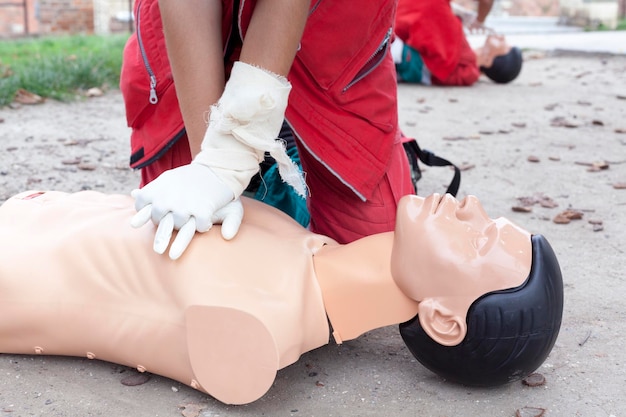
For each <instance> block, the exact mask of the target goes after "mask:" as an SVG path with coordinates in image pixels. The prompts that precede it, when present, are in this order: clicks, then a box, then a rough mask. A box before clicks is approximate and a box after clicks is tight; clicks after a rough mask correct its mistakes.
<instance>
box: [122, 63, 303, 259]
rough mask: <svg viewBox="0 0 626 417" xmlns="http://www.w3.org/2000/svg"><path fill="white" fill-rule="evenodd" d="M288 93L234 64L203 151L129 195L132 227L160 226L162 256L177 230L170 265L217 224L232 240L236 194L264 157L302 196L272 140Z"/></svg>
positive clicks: (237, 220) (239, 214)
mask: <svg viewBox="0 0 626 417" xmlns="http://www.w3.org/2000/svg"><path fill="white" fill-rule="evenodd" d="M290 90H291V84H289V82H288V81H287V79H285V78H284V77H280V76H278V75H276V74H272V73H270V72H267V71H265V70H263V69H261V68H257V67H254V66H252V65H248V64H245V63H243V62H235V64H234V66H233V69H232V71H231V76H230V78H229V80H228V82H227V83H226V86H225V88H224V93H223V94H222V97H221V98H220V99H219V101H218V102H217V104H216V105H214V106H211V113H210V120H209V125H208V127H207V131H206V134H205V136H204V139H203V140H202V145H201V151H200V153H198V155H196V157H195V158H194V160H193V161H192V162H191V164H189V165H186V166H182V167H179V168H175V169H172V170H169V171H166V172H164V173H163V174H161V175H160V176H159V177H158V178H156V179H155V180H154V181H152V182H151V183H149V184H148V185H146V186H145V187H144V188H142V189H141V190H135V191H133V193H132V196H133V197H134V198H135V209H136V210H137V211H138V213H137V214H136V215H135V216H134V217H133V219H132V221H131V224H132V225H133V226H134V227H140V226H142V225H144V224H145V223H147V222H148V221H149V220H152V222H153V223H155V224H157V225H158V228H157V232H156V235H155V239H154V250H155V251H156V252H158V253H160V254H162V253H164V252H165V250H166V249H167V246H168V245H169V242H170V240H171V237H172V232H173V230H174V229H178V230H179V233H178V235H177V236H176V238H175V239H174V242H173V243H172V247H171V248H170V252H169V255H170V258H172V259H177V258H178V257H180V256H181V255H182V253H183V252H184V251H185V249H186V248H187V246H188V245H189V243H190V241H191V239H192V238H193V235H194V233H195V232H196V231H197V232H201V233H202V232H206V231H207V230H209V229H210V228H211V226H212V225H213V224H214V223H220V222H221V223H222V236H223V237H224V238H225V239H231V238H232V237H234V236H235V235H236V234H237V231H238V230H239V225H240V224H241V221H242V218H243V207H242V205H241V202H239V200H238V199H239V196H241V194H242V193H243V190H244V189H245V188H246V186H247V185H248V183H249V182H250V179H251V178H252V176H253V175H254V174H256V173H257V172H258V170H259V163H260V162H261V161H262V160H263V158H264V155H265V152H269V153H270V154H271V155H272V156H273V157H274V159H275V160H276V162H277V163H278V167H279V172H280V174H281V176H282V177H283V180H284V181H286V182H288V183H289V184H290V185H292V186H293V187H294V188H295V189H296V191H298V192H299V193H300V194H301V195H304V194H305V189H306V186H305V184H304V179H303V178H302V175H301V173H300V172H299V171H298V169H297V167H296V166H295V164H294V163H293V162H292V161H291V159H290V158H289V156H288V155H287V153H286V151H285V146H284V144H283V143H282V142H281V141H279V140H276V139H277V137H278V134H279V132H280V128H281V125H282V123H283V119H284V116H285V109H286V107H287V101H288V96H289V92H290Z"/></svg>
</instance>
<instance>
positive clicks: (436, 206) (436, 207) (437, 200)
mask: <svg viewBox="0 0 626 417" xmlns="http://www.w3.org/2000/svg"><path fill="white" fill-rule="evenodd" d="M443 198H444V196H443V195H438V194H435V195H433V205H432V214H436V213H437V210H439V207H441V203H442V202H443Z"/></svg>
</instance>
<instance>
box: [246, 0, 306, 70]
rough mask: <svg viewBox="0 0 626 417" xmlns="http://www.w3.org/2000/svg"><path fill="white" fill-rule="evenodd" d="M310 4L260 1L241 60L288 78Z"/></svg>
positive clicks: (298, 0) (292, 0) (288, 0)
mask: <svg viewBox="0 0 626 417" xmlns="http://www.w3.org/2000/svg"><path fill="white" fill-rule="evenodd" d="M309 4H310V1H309V0H258V2H257V5H256V8H255V10H254V15H253V16H252V21H251V22H250V27H249V28H248V32H247V33H246V38H245V39H244V42H243V48H242V51H241V60H242V61H243V62H246V63H248V64H251V65H256V66H258V67H261V68H264V69H266V70H269V71H271V72H273V73H276V74H279V75H283V76H286V75H287V73H288V72H289V69H290V68H291V64H292V63H293V59H294V57H295V55H296V52H297V50H298V45H299V43H300V38H301V37H302V32H303V31H304V25H305V23H306V18H307V15H308V11H309Z"/></svg>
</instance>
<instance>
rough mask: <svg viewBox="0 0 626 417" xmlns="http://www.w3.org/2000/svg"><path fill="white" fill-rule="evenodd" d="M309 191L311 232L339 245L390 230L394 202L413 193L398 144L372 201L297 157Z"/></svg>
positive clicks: (311, 160)
mask: <svg viewBox="0 0 626 417" xmlns="http://www.w3.org/2000/svg"><path fill="white" fill-rule="evenodd" d="M300 157H301V160H302V163H303V168H304V170H305V171H306V174H307V177H306V178H307V184H308V186H309V190H310V196H309V198H308V208H309V211H310V214H311V224H310V226H309V227H310V229H311V231H313V232H315V233H319V234H323V235H325V236H329V237H331V238H333V239H335V240H336V241H338V242H339V243H349V242H352V241H354V240H357V239H360V238H362V237H365V236H368V235H372V234H376V233H384V232H389V231H392V230H394V228H395V221H396V211H397V207H398V201H399V200H400V198H402V197H403V196H404V195H407V194H414V193H415V189H414V187H413V183H412V181H411V173H410V168H409V164H408V159H407V156H406V153H405V152H404V148H403V146H402V143H400V142H398V143H397V144H396V145H395V146H394V148H393V152H392V157H391V161H390V165H389V168H388V170H387V172H386V173H385V175H384V176H383V178H382V179H381V181H380V182H379V184H378V186H377V188H376V190H375V191H374V193H373V195H372V198H370V199H368V200H367V201H363V200H361V198H360V197H359V196H357V195H356V194H355V193H354V192H353V191H352V190H351V189H350V188H348V187H347V186H346V185H345V184H343V183H342V182H341V181H340V180H339V179H338V178H337V177H335V176H334V175H333V174H332V173H331V172H330V171H328V170H327V169H326V168H325V167H324V166H323V165H322V164H321V163H320V162H319V161H317V160H315V159H314V158H313V157H312V156H310V155H304V158H303V155H302V154H301V156H300Z"/></svg>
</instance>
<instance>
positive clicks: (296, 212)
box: [254, 146, 311, 227]
mask: <svg viewBox="0 0 626 417" xmlns="http://www.w3.org/2000/svg"><path fill="white" fill-rule="evenodd" d="M287 154H288V155H289V157H290V158H291V160H292V161H293V162H294V163H295V164H296V165H297V166H298V167H300V169H301V170H302V167H301V165H300V156H299V155H298V149H297V148H296V147H295V146H294V147H292V148H290V149H287ZM254 198H255V199H256V200H259V201H262V202H264V203H266V204H269V205H271V206H274V207H276V208H277V209H279V210H281V211H282V212H284V213H286V214H288V215H289V216H291V217H292V218H293V219H295V220H296V221H297V222H298V223H300V224H301V225H302V226H304V227H307V226H308V225H309V221H310V219H311V217H310V215H309V210H308V209H307V207H306V199H305V198H303V197H300V196H299V195H298V194H296V192H295V191H294V189H293V188H292V187H291V186H289V185H288V184H287V183H285V182H283V180H282V178H281V177H280V174H279V173H278V166H277V165H276V163H274V164H273V165H272V166H271V167H270V168H269V169H268V170H267V171H266V172H265V174H264V175H263V178H262V181H261V184H260V185H259V188H258V190H257V191H256V193H255V194H254Z"/></svg>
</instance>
